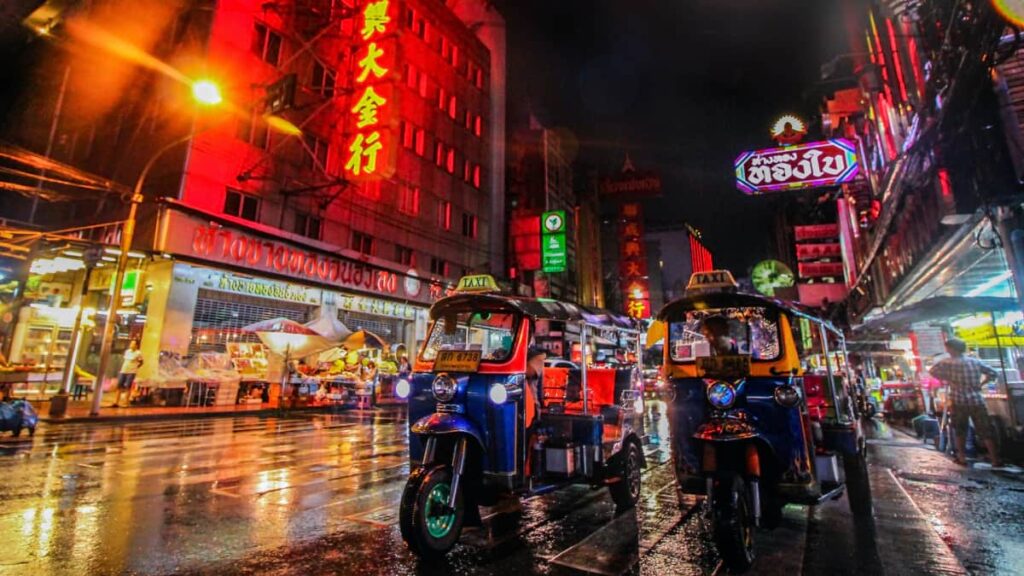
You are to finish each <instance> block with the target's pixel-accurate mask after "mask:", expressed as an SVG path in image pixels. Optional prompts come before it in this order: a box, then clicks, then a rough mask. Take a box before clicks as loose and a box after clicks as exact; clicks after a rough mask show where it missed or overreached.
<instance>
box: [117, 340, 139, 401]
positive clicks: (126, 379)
mask: <svg viewBox="0 0 1024 576" xmlns="http://www.w3.org/2000/svg"><path fill="white" fill-rule="evenodd" d="M141 367H142V352H141V351H139V341H138V340H135V339H132V341H131V342H130V343H129V344H128V349H127V350H125V351H124V358H123V359H122V360H121V371H120V372H119V373H118V375H117V398H115V399H114V406H115V407H120V406H121V394H126V395H127V396H128V398H127V402H129V403H130V402H131V401H132V391H133V389H134V388H135V375H136V374H137V373H138V372H139V368H141ZM127 407H128V404H127V403H126V404H125V408H127Z"/></svg>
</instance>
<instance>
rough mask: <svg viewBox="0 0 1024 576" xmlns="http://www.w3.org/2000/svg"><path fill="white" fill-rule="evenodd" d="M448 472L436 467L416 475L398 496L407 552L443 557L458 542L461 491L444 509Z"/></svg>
mask: <svg viewBox="0 0 1024 576" xmlns="http://www.w3.org/2000/svg"><path fill="white" fill-rule="evenodd" d="M451 482H452V469H451V467H450V466H448V465H446V464H439V465H436V466H432V467H430V468H427V469H422V470H420V471H417V474H414V476H412V477H410V478H409V481H408V482H407V483H406V487H405V492H404V493H403V495H402V504H401V509H400V510H399V524H400V525H401V528H402V537H403V538H404V539H405V541H406V543H408V544H409V548H410V549H412V551H413V552H415V553H416V554H417V555H419V556H421V557H427V558H430V557H438V556H443V555H444V554H446V553H447V552H448V551H449V550H451V549H452V548H453V547H454V546H455V544H456V543H457V542H458V541H459V536H461V534H462V524H463V519H464V516H465V506H464V505H463V494H462V492H463V491H462V490H459V491H458V493H457V494H456V496H455V507H454V508H449V507H448V497H449V495H450V494H451V492H450V491H451Z"/></svg>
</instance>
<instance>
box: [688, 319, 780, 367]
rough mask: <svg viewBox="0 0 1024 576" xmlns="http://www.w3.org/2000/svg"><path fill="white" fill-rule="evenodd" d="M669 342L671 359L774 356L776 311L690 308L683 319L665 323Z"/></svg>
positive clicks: (774, 357)
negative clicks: (667, 324) (667, 326)
mask: <svg viewBox="0 0 1024 576" xmlns="http://www.w3.org/2000/svg"><path fill="white" fill-rule="evenodd" d="M669 346H670V352H671V357H672V361H673V362H694V361H696V359H697V358H700V357H707V356H727V355H745V356H750V357H751V359H752V360H777V359H778V357H779V352H780V346H779V318H778V312H776V311H775V310H770V309H766V308H761V307H743V308H712V309H704V310H690V311H687V312H686V315H685V319H677V320H675V321H673V322H671V323H670V324H669Z"/></svg>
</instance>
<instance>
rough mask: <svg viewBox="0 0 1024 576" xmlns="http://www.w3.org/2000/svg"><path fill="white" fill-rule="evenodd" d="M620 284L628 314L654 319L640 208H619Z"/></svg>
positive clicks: (631, 206)
mask: <svg viewBox="0 0 1024 576" xmlns="http://www.w3.org/2000/svg"><path fill="white" fill-rule="evenodd" d="M619 222H620V225H619V237H620V238H622V242H621V244H620V245H619V282H620V286H621V288H622V299H623V302H625V303H626V314H628V315H629V316H630V317H632V318H637V319H643V318H650V316H651V290H650V285H649V284H648V279H647V254H646V250H644V242H643V224H642V222H643V213H642V211H641V209H640V204H638V203H636V202H629V203H625V204H622V205H621V206H620V207H619Z"/></svg>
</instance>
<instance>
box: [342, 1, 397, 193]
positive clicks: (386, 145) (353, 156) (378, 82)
mask: <svg viewBox="0 0 1024 576" xmlns="http://www.w3.org/2000/svg"><path fill="white" fill-rule="evenodd" d="M391 4H392V2H390V1H389V0H380V1H379V2H368V3H366V5H365V7H364V8H363V11H362V13H361V14H360V16H359V17H358V18H357V22H360V23H361V27H360V29H359V33H358V41H359V45H358V46H357V50H356V57H355V62H356V68H355V71H354V92H353V95H352V98H351V104H352V106H351V108H349V110H348V113H349V114H350V118H349V126H350V131H351V136H350V137H349V138H348V144H347V145H346V147H345V150H346V161H345V167H344V170H345V175H346V176H347V177H348V178H349V179H351V180H375V179H380V178H387V177H390V176H391V175H392V174H393V173H394V171H395V154H394V150H393V147H392V131H391V129H390V127H389V124H390V111H391V109H392V108H394V107H395V106H396V103H395V102H394V99H395V91H394V89H393V85H392V84H390V83H388V79H389V76H390V75H391V71H392V69H393V68H394V66H395V60H394V58H395V53H396V52H397V50H398V47H397V44H396V42H395V41H394V38H393V37H392V38H388V35H389V34H390V32H391V31H392V28H393V27H394V26H395V18H393V17H392V16H393V15H392V13H391V12H392V11H391ZM396 4H397V3H396Z"/></svg>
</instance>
